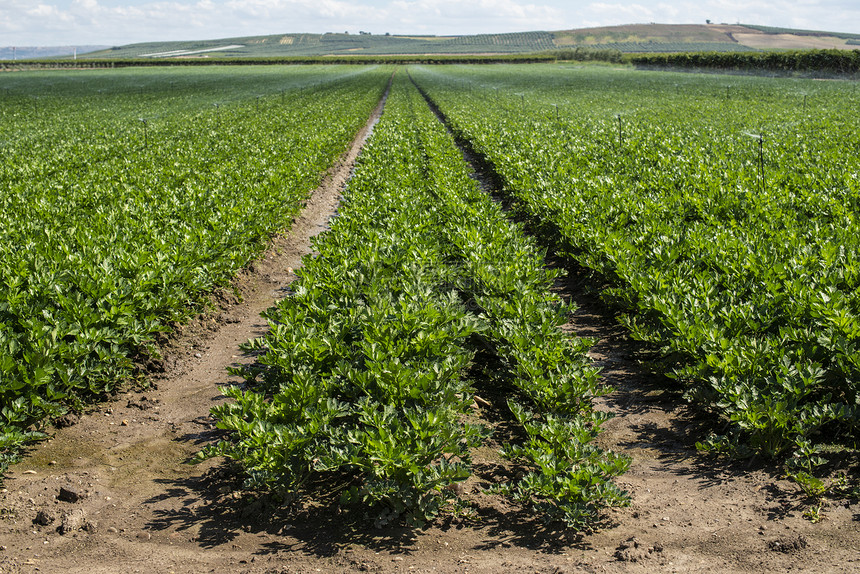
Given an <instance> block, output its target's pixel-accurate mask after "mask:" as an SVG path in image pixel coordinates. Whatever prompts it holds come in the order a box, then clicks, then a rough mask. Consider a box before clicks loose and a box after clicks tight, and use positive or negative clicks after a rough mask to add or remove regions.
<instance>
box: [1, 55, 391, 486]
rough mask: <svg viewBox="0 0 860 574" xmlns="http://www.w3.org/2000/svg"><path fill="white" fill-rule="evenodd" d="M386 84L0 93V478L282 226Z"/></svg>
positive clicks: (270, 80)
mask: <svg viewBox="0 0 860 574" xmlns="http://www.w3.org/2000/svg"><path fill="white" fill-rule="evenodd" d="M390 73H391V70H390V69H388V70H386V69H383V68H360V69H356V68H347V67H334V68H322V67H313V68H301V67H296V68H290V67H280V68H272V69H266V70H247V69H242V68H237V69H225V68H215V69H207V70H193V71H188V70H166V71H165V70H145V71H140V70H123V71H115V72H83V73H74V74H65V73H59V74H58V73H46V72H42V73H21V74H9V75H4V76H3V78H2V79H0V100H2V106H0V142H2V146H3V159H2V162H0V189H2V194H0V217H2V220H3V222H4V224H3V226H2V229H0V401H2V409H0V469H2V468H4V467H5V465H6V464H8V462H9V461H11V460H14V459H15V458H16V457H17V456H18V455H19V453H20V450H21V448H22V445H24V444H25V443H27V442H29V441H32V440H35V439H38V438H39V437H41V436H43V434H42V433H41V432H40V431H41V430H42V429H43V428H44V425H45V424H46V423H47V422H49V421H50V420H51V419H53V418H55V417H58V416H61V415H63V414H64V413H65V412H67V411H68V410H79V409H81V408H82V406H83V404H84V402H86V401H88V400H91V399H93V398H94V397H98V396H102V395H104V394H105V393H110V392H112V391H113V389H115V387H116V386H117V385H118V384H120V383H121V382H122V381H123V380H125V379H127V378H128V377H130V376H131V375H132V374H133V372H134V361H135V360H137V359H139V358H140V357H141V356H142V355H145V354H147V353H150V354H151V353H154V352H156V350H155V349H154V347H152V342H153V340H154V337H155V335H156V334H157V333H158V332H161V331H165V330H167V329H168V328H169V324H170V323H171V322H174V321H181V320H184V319H185V318H187V317H188V316H189V315H191V314H193V313H194V312H195V311H196V310H199V309H200V305H201V304H202V303H203V301H204V297H205V295H206V293H208V292H211V291H212V290H213V289H214V288H216V287H219V286H226V285H227V284H228V282H229V279H230V278H231V277H232V276H233V275H234V274H235V273H236V272H237V271H238V270H239V269H240V268H241V267H242V266H243V265H245V264H246V263H248V261H249V260H250V259H251V258H253V257H254V256H255V255H256V254H258V253H259V252H260V251H261V249H262V248H263V246H264V245H265V243H266V241H267V240H268V238H270V237H271V235H272V234H273V233H276V232H279V231H282V230H285V229H286V228H288V227H289V224H290V222H291V218H292V217H293V216H294V215H295V214H296V213H297V212H298V210H299V209H300V207H301V204H302V202H303V200H304V199H305V198H306V196H307V194H308V193H309V192H310V190H312V189H313V188H314V187H315V186H316V184H317V182H318V181H319V180H320V178H321V175H322V173H323V172H324V171H325V170H326V169H327V168H328V167H329V166H330V165H331V164H332V162H333V161H334V159H335V158H336V157H338V156H339V155H340V154H341V153H342V152H343V151H344V150H345V149H346V147H347V145H348V143H349V142H350V141H351V140H352V138H353V137H354V135H355V133H356V132H357V131H358V130H359V128H360V127H361V126H362V125H363V124H364V122H366V120H367V117H368V116H369V115H370V113H371V110H372V109H373V108H374V106H375V105H376V104H377V102H378V101H379V99H380V97H381V95H382V92H383V90H384V88H385V86H386V83H387V79H388V76H389V75H390Z"/></svg>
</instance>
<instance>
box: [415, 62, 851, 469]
mask: <svg viewBox="0 0 860 574" xmlns="http://www.w3.org/2000/svg"><path fill="white" fill-rule="evenodd" d="M412 74H413V76H414V77H415V78H416V80H417V81H418V83H419V84H420V86H421V87H422V89H424V90H426V92H427V93H429V95H430V97H431V98H432V99H433V101H434V102H435V103H436V104H437V105H438V106H439V107H440V108H441V110H442V112H443V113H444V114H445V115H446V117H447V121H448V122H449V123H450V125H451V127H452V129H453V130H455V132H456V133H457V134H458V135H459V137H461V138H463V139H464V140H466V141H468V142H469V145H471V147H472V148H474V150H476V151H477V152H478V153H479V154H480V155H481V156H482V157H483V158H484V159H485V160H486V161H487V162H489V163H490V164H491V165H492V166H493V168H494V169H495V171H496V172H497V173H498V175H499V177H500V178H501V180H502V181H503V182H504V185H505V188H506V192H507V193H509V194H511V195H512V196H514V197H516V198H517V199H518V205H519V207H520V208H521V209H522V210H524V211H525V212H526V213H527V214H528V217H530V218H531V219H532V220H533V221H535V222H536V223H538V224H539V226H542V227H543V228H544V229H547V230H550V231H549V233H548V236H550V239H551V240H552V241H554V242H556V243H557V245H558V246H559V247H560V249H561V250H562V251H564V252H566V253H568V254H569V256H570V257H571V258H572V259H573V260H575V261H576V262H577V263H578V264H579V265H581V266H582V267H584V268H586V269H590V270H592V271H594V272H595V273H597V274H598V276H599V277H600V278H601V280H602V281H606V282H608V283H609V287H607V288H606V290H605V291H604V292H603V296H604V298H605V299H606V300H607V301H609V302H611V303H613V304H615V305H617V308H618V309H619V310H620V311H621V313H622V321H623V322H624V323H625V324H626V325H627V326H628V327H629V329H630V331H631V333H632V334H633V335H634V336H635V337H636V338H639V339H641V340H644V341H649V342H651V343H652V344H653V345H654V346H655V348H658V349H660V350H661V351H662V353H663V357H664V360H665V361H666V362H667V363H668V365H669V367H668V373H667V374H668V375H669V376H671V377H674V378H676V379H677V380H678V381H679V382H680V383H681V384H682V385H683V388H685V389H686V396H687V397H688V398H689V400H690V401H691V402H692V403H693V404H695V405H696V406H697V407H698V408H700V409H702V410H703V411H706V412H709V413H712V414H713V415H715V416H716V420H718V421H721V422H720V423H719V424H717V425H715V426H714V429H715V433H714V434H713V435H712V436H710V437H700V438H701V446H702V448H705V449H712V450H717V451H728V452H731V453H733V454H734V455H741V456H752V455H762V456H765V457H770V458H775V459H777V460H782V461H786V462H787V466H788V471H789V473H790V474H791V475H793V476H795V477H796V478H798V480H799V481H800V482H801V483H808V482H809V481H810V480H811V479H812V478H811V477H812V475H814V474H815V473H816V467H817V466H819V465H822V464H823V463H824V462H825V460H826V459H828V458H829V459H830V461H831V462H832V463H833V464H834V465H836V466H837V467H839V466H840V465H841V467H842V469H843V470H844V469H847V468H849V467H850V466H851V464H852V463H851V462H850V461H851V460H852V457H853V456H854V455H853V454H851V453H854V452H855V451H854V450H853V448H854V447H853V445H854V444H855V443H856V439H857V425H858V422H860V388H859V387H858V381H860V346H859V345H860V319H858V317H860V259H858V255H860V253H858V252H859V251H860V226H858V215H860V157H858V154H857V153H856V150H857V149H858V146H860V135H858V134H860V131H858V127H860V126H858V123H860V118H858V116H857V115H856V114H854V113H853V112H850V110H854V109H856V107H857V103H858V96H857V95H856V90H855V88H854V85H853V84H851V83H848V82H829V83H822V82H815V81H809V80H805V81H799V80H788V79H774V78H753V77H730V78H727V77H725V76H707V75H702V74H680V73H676V74H668V73H643V72H632V71H624V70H620V69H615V70H595V69H582V68H580V69H576V68H572V67H563V66H543V65H540V66H531V67H529V68H527V69H517V70H516V71H513V70H511V69H510V68H507V69H506V68H501V67H494V68H489V67H488V68H477V67H457V68H454V67H448V68H443V67H436V68H429V67H422V68H416V69H413V70H412ZM825 455H826V456H825ZM830 468H831V469H832V467H830Z"/></svg>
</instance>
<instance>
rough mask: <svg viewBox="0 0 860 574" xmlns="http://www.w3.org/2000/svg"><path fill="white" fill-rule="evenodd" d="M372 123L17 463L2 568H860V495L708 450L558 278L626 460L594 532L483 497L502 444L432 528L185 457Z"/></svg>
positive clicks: (333, 200)
mask: <svg viewBox="0 0 860 574" xmlns="http://www.w3.org/2000/svg"><path fill="white" fill-rule="evenodd" d="M380 110H381V107H380V109H379V110H378V111H377V115H378V113H379V111H380ZM371 125H372V122H369V123H368V126H367V127H366V128H365V130H364V133H366V131H367V130H368V129H369V128H370V127H371ZM364 133H363V134H360V135H359V137H357V138H356V141H355V142H354V144H353V146H352V148H351V150H350V152H349V153H348V154H346V155H345V156H344V158H343V159H342V160H341V162H339V164H338V165H337V166H336V167H335V168H334V169H333V170H332V172H331V173H330V174H329V176H328V177H327V178H326V180H325V181H324V183H323V184H322V185H321V186H320V188H319V189H318V190H316V192H315V193H314V194H313V196H312V197H311V199H310V200H309V201H308V203H307V206H306V208H305V210H304V212H303V213H302V215H301V217H299V218H298V219H297V220H296V221H295V223H294V225H293V226H292V229H291V231H290V233H289V234H288V235H285V236H282V237H277V238H276V239H275V240H274V241H273V243H272V246H271V247H270V249H269V250H268V251H267V252H266V254H265V255H264V256H263V257H262V258H261V259H260V260H259V261H257V262H255V263H254V264H253V265H252V266H250V267H249V269H248V270H247V272H246V273H243V274H242V276H241V277H239V278H238V279H237V282H236V285H235V287H236V290H237V291H238V292H239V293H241V295H242V296H241V300H240V298H238V297H235V296H234V295H233V293H232V292H229V291H228V292H224V293H221V294H220V296H218V297H216V298H215V300H214V301H215V304H216V309H215V310H214V311H213V312H211V313H207V314H205V315H202V316H200V317H198V318H197V319H196V320H195V321H193V322H192V323H191V324H189V325H187V326H185V327H183V328H182V329H181V330H180V332H179V333H178V334H177V336H176V337H175V338H173V339H171V340H170V341H166V342H165V357H166V358H165V359H164V360H163V361H161V362H155V363H153V364H150V365H148V367H149V369H150V371H151V373H152V376H151V378H152V381H153V384H152V385H151V387H150V388H148V389H139V390H137V391H132V392H129V393H127V394H124V395H122V396H117V397H116V398H114V400H112V401H111V402H109V403H106V404H103V405H101V406H99V407H97V408H95V409H94V410H92V411H91V412H88V413H86V414H84V415H83V416H81V417H80V419H79V420H77V421H76V423H75V424H73V425H71V426H68V427H66V428H62V429H58V430H57V431H56V433H55V435H54V437H53V438H52V439H51V440H49V441H46V442H45V443H43V444H41V445H39V446H38V447H37V448H35V449H34V450H33V452H32V453H31V454H30V455H29V456H28V457H27V458H26V459H25V460H24V461H23V462H22V463H20V464H18V465H16V466H15V467H14V468H13V469H12V470H11V471H10V472H9V473H8V476H7V479H6V480H5V483H4V486H5V488H4V489H2V492H0V574H5V573H23V572H42V573H76V572H81V573H84V572H86V573H92V574H96V573H133V572H147V573H162V572H164V573H168V572H175V573H180V572H182V573H184V572H215V573H247V574H276V573H277V574H280V573H294V572H295V573H314V572H440V573H453V572H463V573H465V572H474V573H480V572H486V573H492V574H498V573H502V572H522V573H525V572H528V573H534V572H541V573H544V572H546V573H573V572H589V573H591V572H631V573H645V572H730V573H731V572H737V573H740V572H789V571H791V572H856V571H858V570H860V528H858V526H860V505H858V503H857V502H854V501H847V500H846V501H832V502H831V503H830V505H829V506H828V507H827V508H826V509H825V513H824V515H825V519H824V520H823V521H822V522H820V523H818V524H813V523H811V522H810V521H808V520H806V519H804V518H803V517H802V512H803V511H804V510H805V509H806V508H807V505H806V504H805V501H804V500H803V499H802V497H799V496H798V494H797V489H796V487H794V486H792V485H791V484H790V483H788V482H786V481H783V480H780V479H779V477H778V476H775V471H774V470H773V469H771V468H768V467H767V466H763V465H756V464H755V463H754V464H753V465H752V466H747V465H746V463H744V464H742V465H738V464H736V463H730V462H726V461H721V460H715V459H712V458H708V457H704V456H702V455H699V454H698V453H697V451H696V449H695V447H694V437H695V436H696V434H695V431H696V429H698V428H699V427H700V426H701V425H702V424H703V422H705V421H701V420H699V419H697V418H696V416H695V415H694V414H693V413H691V412H690V411H689V410H688V409H687V407H686V406H685V404H684V402H683V401H682V400H681V397H680V393H679V392H677V391H675V390H672V387H671V386H667V382H666V381H665V380H664V379H663V378H662V377H660V376H656V375H652V374H650V373H649V372H648V370H647V366H648V364H649V361H648V355H647V350H645V349H642V348H641V347H640V346H639V345H638V344H636V343H635V342H632V341H629V340H628V339H627V338H626V336H625V332H624V330H623V329H622V328H620V327H619V326H618V325H617V322H616V321H615V319H614V318H613V316H612V313H611V312H610V311H609V310H607V309H606V308H605V307H603V306H602V305H601V304H600V301H599V300H598V299H596V298H594V297H593V296H591V295H589V294H588V292H587V290H586V289H584V288H583V287H584V286H585V285H584V283H583V280H581V279H578V278H573V279H571V280H569V281H567V282H566V283H564V284H561V285H560V286H559V289H560V290H561V292H562V293H563V294H564V295H565V296H569V297H572V298H573V299H574V300H575V301H577V303H578V304H579V305H580V310H579V311H578V312H577V313H576V314H575V315H574V316H573V317H572V319H571V322H570V324H569V325H568V328H569V329H570V330H571V331H572V332H573V333H575V334H577V335H579V336H587V337H592V338H594V339H595V340H596V344H595V346H594V347H593V349H592V356H593V358H594V360H595V361H597V363H598V364H599V365H600V366H601V367H602V368H603V377H604V379H605V380H606V381H607V382H608V383H609V384H611V385H613V386H615V387H616V390H615V391H614V392H613V393H612V394H610V395H608V396H606V397H604V398H603V399H601V401H600V404H599V406H598V408H601V409H606V410H611V411H613V412H614V413H616V415H617V416H616V417H615V418H614V419H612V420H611V421H610V422H609V423H607V424H606V425H605V428H606V432H605V433H604V434H603V435H602V437H601V440H602V443H603V445H604V446H606V447H609V448H613V449H615V450H618V451H620V452H623V453H625V454H627V455H629V456H631V457H632V460H633V462H632V466H631V469H630V471H629V472H628V473H627V474H626V475H624V476H623V477H621V479H620V480H619V482H620V484H621V485H622V486H624V487H625V488H626V489H627V490H628V491H629V492H630V493H631V495H632V504H631V505H630V506H629V507H627V508H621V509H613V510H609V511H607V512H606V513H605V514H604V516H603V520H602V522H601V524H600V525H599V527H598V528H597V530H596V531H595V532H592V533H586V534H575V533H569V532H565V531H563V530H560V529H558V528H557V527H552V526H546V525H543V524H542V523H540V522H539V521H537V520H536V519H535V518H534V517H533V515H532V514H531V513H530V512H529V511H528V509H522V508H517V507H515V506H512V505H510V504H509V503H507V502H506V501H505V500H503V499H501V498H498V497H494V496H490V495H487V494H484V493H483V492H482V489H483V488H484V487H486V486H488V485H489V484H492V483H493V482H494V481H495V480H498V477H499V476H500V474H504V472H506V469H505V467H504V463H503V462H502V461H501V460H500V458H499V456H498V454H497V453H496V452H495V451H494V450H493V448H491V447H489V448H486V449H482V450H481V451H480V452H478V453H476V456H475V466H476V473H475V476H473V477H472V478H470V479H469V480H468V481H467V482H466V483H465V485H464V487H463V489H462V492H461V494H462V495H463V497H464V498H465V499H466V500H468V501H469V503H470V505H471V506H470V507H469V508H467V509H465V510H463V511H461V512H459V513H455V514H453V515H448V516H446V517H445V518H442V519H440V520H438V521H437V522H436V523H434V524H431V525H429V526H428V527H426V528H424V529H409V528H403V527H385V528H375V527H374V526H373V525H372V524H370V523H368V522H366V521H364V520H363V519H362V517H360V516H355V515H353V514H342V513H341V512H340V510H339V509H338V508H337V506H336V504H334V500H335V498H336V495H337V493H336V492H323V493H322V494H320V493H319V491H317V496H316V497H315V498H313V499H309V500H308V501H306V502H303V503H301V504H298V505H295V506H293V507H289V508H281V507H278V506H276V505H273V504H271V503H270V502H269V501H268V500H267V499H266V498H265V497H264V498H258V499H255V498H254V497H251V496H248V495H246V494H243V493H242V492H241V488H240V486H241V484H240V482H241V479H239V478H237V475H236V474H235V473H233V472H232V470H231V468H230V467H229V465H228V464H226V463H219V462H217V461H209V462H207V463H204V464H202V465H188V464H185V462H186V461H187V460H188V459H189V457H191V456H192V455H193V454H194V453H195V452H197V451H198V450H199V449H200V448H201V447H202V446H203V445H205V444H209V443H211V442H212V441H213V440H216V439H217V437H218V436H219V431H218V430H217V429H215V428H213V425H212V420H211V419H210V418H209V416H208V414H209V409H210V408H211V407H212V406H213V405H215V404H218V403H219V402H220V401H222V400H224V398H223V397H222V396H221V394H220V392H219V391H218V386H219V385H224V384H229V383H230V381H231V378H230V377H229V376H228V375H227V373H226V368H227V367H228V366H230V365H237V364H239V363H240V362H242V361H249V360H252V358H250V357H246V356H244V355H243V354H242V352H241V351H240V350H239V348H238V346H239V344H241V343H243V342H245V341H246V340H247V339H249V338H252V337H256V336H260V335H262V334H263V333H264V332H265V329H266V323H265V321H264V320H263V319H261V318H260V313H261V312H262V311H263V310H265V309H266V308H268V307H270V306H271V305H272V304H273V303H274V302H275V301H276V300H278V299H280V298H281V297H283V296H284V295H285V293H286V291H287V290H288V289H289V284H290V282H291V281H292V280H293V279H294V275H293V273H292V271H291V270H292V269H295V268H297V267H298V266H299V265H300V264H301V262H300V260H301V257H302V256H303V255H304V254H307V253H309V252H310V245H309V239H310V237H312V236H313V235H315V234H316V233H317V232H319V231H320V230H322V229H324V228H325V227H326V225H327V221H328V219H329V218H330V217H331V216H332V215H334V214H335V212H336V206H337V203H338V200H339V195H340V192H341V190H342V188H343V185H344V184H345V182H346V181H347V179H348V176H349V173H350V170H351V167H352V164H353V162H354V159H355V157H356V155H357V153H358V150H359V148H360V146H361V143H362V141H363V136H364ZM158 371H161V372H158ZM667 389H668V390H667ZM482 392H483V393H484V395H485V396H484V397H482V400H481V401H479V402H478V404H476V415H477V416H481V417H482V418H483V419H485V420H487V421H490V422H492V421H493V419H494V417H493V412H494V409H495V406H494V404H495V403H494V401H493V400H492V399H493V397H492V396H490V394H491V390H489V389H485V390H483V391H479V396H480V393H482Z"/></svg>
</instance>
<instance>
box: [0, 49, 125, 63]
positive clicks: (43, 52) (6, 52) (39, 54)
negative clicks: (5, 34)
mask: <svg viewBox="0 0 860 574" xmlns="http://www.w3.org/2000/svg"><path fill="white" fill-rule="evenodd" d="M107 48H108V46H42V47H36V46H14V47H13V46H5V47H0V60H27V59H31V58H55V57H57V56H74V55H75V53H77V55H78V56H81V55H83V54H86V53H87V52H96V51H99V50H105V49H107Z"/></svg>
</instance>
